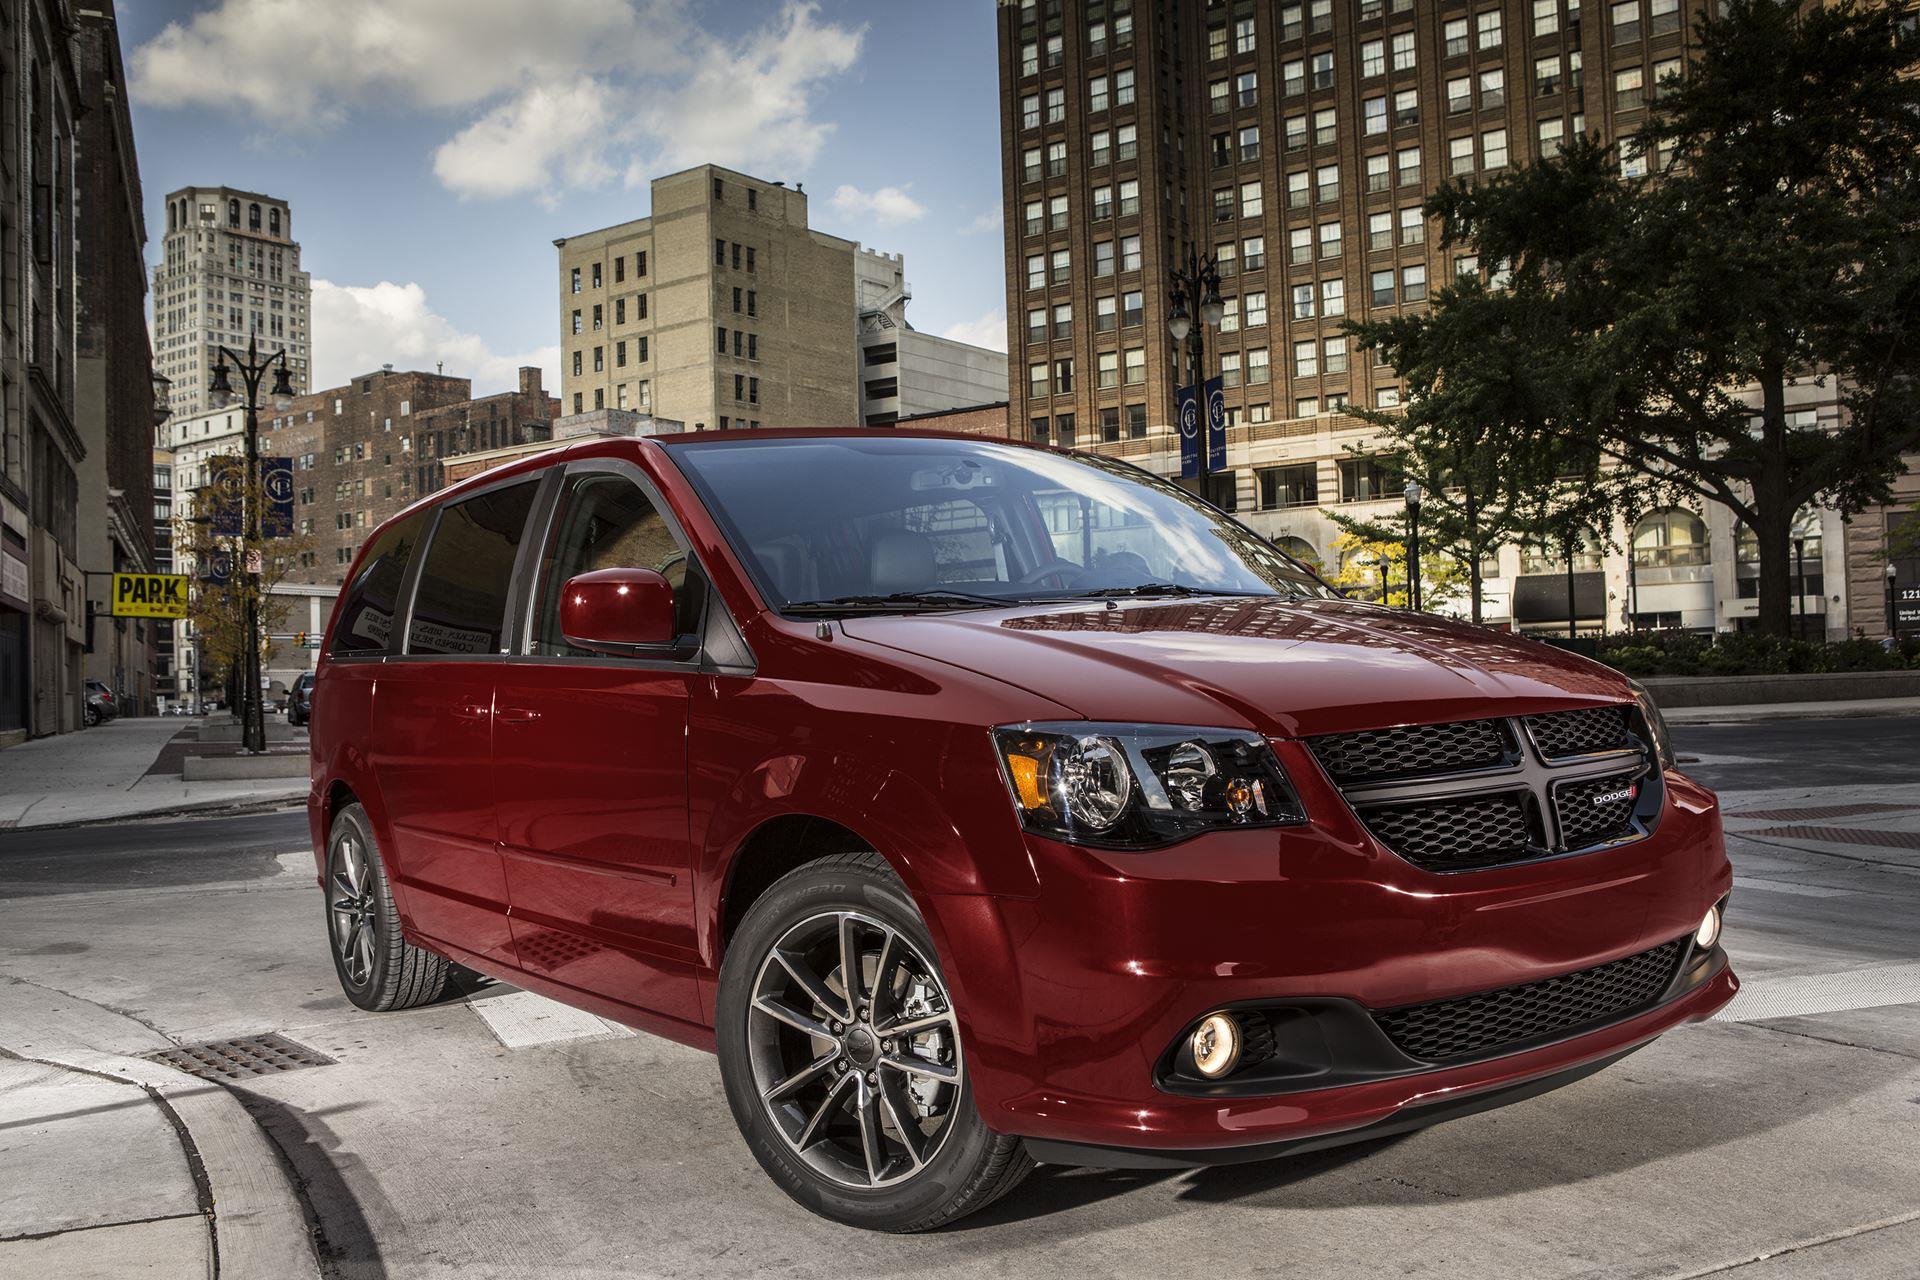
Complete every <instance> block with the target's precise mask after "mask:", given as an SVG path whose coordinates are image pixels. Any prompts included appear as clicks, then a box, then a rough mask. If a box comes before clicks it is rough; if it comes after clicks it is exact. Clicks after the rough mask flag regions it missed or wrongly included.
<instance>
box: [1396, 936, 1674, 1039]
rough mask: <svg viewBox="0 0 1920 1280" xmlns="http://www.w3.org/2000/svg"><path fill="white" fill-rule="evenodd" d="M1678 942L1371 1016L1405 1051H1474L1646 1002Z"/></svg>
mask: <svg viewBox="0 0 1920 1280" xmlns="http://www.w3.org/2000/svg"><path fill="white" fill-rule="evenodd" d="M1685 942H1686V939H1684V938H1676V939H1675V940H1674V941H1672V942H1668V943H1663V944H1662V945H1660V946H1657V947H1654V948H1653V949H1652V950H1650V951H1642V952H1641V953H1640V954H1638V955H1633V956H1627V957H1626V958H1625V959H1622V960H1615V961H1613V962H1611V963H1609V964H1603V965H1597V966H1595V967H1594V968H1591V969H1582V970H1580V971H1579V972H1577V973H1566V974H1562V975H1560V976H1559V977H1557V978H1548V979H1545V980H1544V981H1541V982H1529V983H1526V984H1524V985H1522V986H1517V987H1501V988H1499V989H1498V990H1494V991H1483V992H1480V993H1479V994H1477V995H1471V996H1462V997H1460V998H1458V999H1454V1000H1436V1001H1433V1002H1432V1003H1429V1004H1415V1005H1407V1006H1405V1007H1403V1008H1399V1009H1386V1010H1382V1011H1379V1012H1376V1013H1375V1014H1374V1015H1373V1019H1374V1021H1375V1022H1377V1023H1378V1024H1379V1025H1380V1029H1381V1030H1382V1031H1384V1032H1385V1033H1386V1035H1387V1038H1388V1039H1389V1040H1392V1041H1393V1043H1394V1045H1395V1046H1396V1047H1398V1048H1399V1049H1400V1050H1401V1052H1403V1053H1405V1054H1407V1056H1409V1057H1412V1058H1418V1059H1420V1060H1421V1061H1423V1062H1447V1061H1450V1060H1452V1059H1456V1058H1469V1057H1474V1056H1477V1055H1480V1054H1484V1053H1488V1052H1490V1051H1493V1050H1497V1049H1500V1048H1502V1047H1503V1046H1506V1045H1512V1044H1518V1043H1520V1042H1521V1041H1525V1040H1534V1039H1538V1038H1540V1037H1542V1036H1550V1035H1554V1034H1556V1033H1559V1032H1566V1031H1571V1030H1573V1029H1574V1028H1576V1027H1583V1026H1586V1025H1588V1024H1590V1023H1596V1022H1602V1021H1609V1020H1612V1019H1615V1018H1618V1017H1620V1016H1622V1015H1624V1014H1627V1013H1629V1012H1631V1011H1633V1010H1635V1009H1638V1008H1640V1007H1642V1006H1644V1005H1650V1004H1652V1003H1653V1002H1654V1001H1655V1000H1657V999H1659V997H1660V994H1661V992H1663V991H1665V990H1666V987H1667V984H1668V982H1670V981H1671V980H1672V978H1673V972H1674V969H1675V967H1676V966H1678V964H1679V962H1680V953H1681V948H1682V946H1683V945H1684V944H1685Z"/></svg>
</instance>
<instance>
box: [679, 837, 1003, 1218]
mask: <svg viewBox="0 0 1920 1280" xmlns="http://www.w3.org/2000/svg"><path fill="white" fill-rule="evenodd" d="M835 911H840V912H846V911H857V912H859V913H860V914H861V915H862V916H864V917H867V918H869V919H871V920H874V921H878V922H880V923H881V924H883V925H884V926H885V927H886V928H888V929H891V930H892V931H894V932H895V933H897V934H898V935H899V936H900V937H901V938H903V939H905V940H906V941H907V942H908V943H909V944H911V946H912V947H913V948H914V949H915V950H917V952H918V953H919V955H918V957H916V959H918V958H920V957H924V958H925V960H926V961H927V964H928V967H929V968H932V969H933V970H934V972H933V975H932V976H934V977H936V978H938V979H939V985H940V986H941V987H942V988H944V987H945V985H946V982H945V978H944V977H943V976H941V975H940V974H939V973H938V970H937V966H938V963H939V962H938V959H937V957H936V955H935V952H934V948H933V940H932V938H931V937H930V936H929V934H928V933H927V928H926V924H925V923H924V922H923V921H922V920H921V918H920V912H919V911H918V909H917V908H915V906H914V904H913V899H912V898H911V896H909V894H908V893H907V889H906V886H905V885H903V884H902V883H901V882H900V879H899V877H897V876H896V875H895V874H894V873H893V870H892V868H891V867H889V866H888V865H887V863H886V860H885V859H883V858H881V857H880V856H879V855H878V854H874V853H867V852H860V853H842V854H835V855H833V856H831V857H827V858H822V859H820V860H819V861H817V862H811V863H808V864H807V865H805V866H803V867H800V868H798V869H796V870H794V871H792V872H789V873H788V874H787V875H785V876H783V877H782V878H781V879H780V880H778V881H776V882H775V883H774V884H773V885H772V887H770V888H769V889H768V890H767V891H766V893H764V894H763V895H762V896H761V897H760V898H759V900H758V901H756V902H755V903H754V904H753V907H752V909H751V910H749V911H748V912H747V915H746V918H745V919H744V920H743V921H742V922H741V924H740V927H739V930H738V932H737V933H736V935H735V936H734V938H733V939H732V941H731V942H730V943H729V945H728V947H727V954H726V959H725V961H724V962H723V963H722V965H721V968H720V986H719V991H718V994H717V1016H718V1023H719V1025H718V1027H717V1028H716V1034H717V1039H718V1042H719V1054H720V1075H721V1079H722V1081H723V1082H724V1084H725V1086H726V1091H727V1103H728V1105H729V1106H730V1107H731V1108H732V1110H733V1117H734V1121H735V1122H736V1123H737V1124H738V1125H739V1126H740V1132H741V1135H742V1136H743V1137H745V1138H746V1140H747V1146H748V1148H749V1149H750V1150H751V1151H752V1152H753V1155H754V1158H755V1159H756V1160H758V1161H759V1162H760V1166H761V1168H763V1169H765V1170H766V1171H767V1175H768V1176H769V1177H771V1178H772V1179H773V1181H774V1183H775V1185H777V1186H778V1187H779V1188H780V1189H781V1190H782V1191H785V1192H786V1193H787V1194H788V1195H789V1196H791V1197H793V1199H794V1200H796V1201H798V1202H799V1203H800V1204H801V1205H802V1206H804V1207H805V1208H807V1209H810V1210H812V1211H813V1212H814V1213H817V1214H819V1215H820V1216H821V1217H824V1218H831V1219H833V1220H834V1221H836V1222H842V1223H846V1224H847V1225H849V1226H854V1227H862V1228H866V1229H868V1230H874V1231H891V1232H914V1231H927V1230H931V1229H933V1228H935V1227H939V1226H943V1225H945V1224H946V1223H949V1222H952V1221H954V1220H955V1219H957V1218H960V1217H963V1216H965V1215H967V1214H969V1213H973V1212H975V1211H977V1210H980V1209H983V1208H985V1207H986V1206H987V1205H989V1204H992V1203H993V1202H994V1201H995V1200H997V1199H999V1198H1000V1197H1001V1196H1003V1195H1005V1194H1006V1193H1007V1192H1009V1191H1011V1190H1012V1189H1013V1188H1014V1187H1016V1186H1018V1185H1019V1183H1020V1181H1021V1180H1022V1179H1023V1178H1025V1177H1026V1176H1027V1174H1028V1172H1030V1171H1031V1170H1032V1168H1033V1161H1032V1159H1030V1158H1029V1157H1028V1155H1027V1152H1026V1147H1025V1145H1024V1144H1023V1143H1022V1142H1021V1141H1020V1139H1019V1138H1017V1137H1011V1136H1008V1135H1005V1134H998V1133H995V1132H993V1131H992V1130H990V1129H988V1128H987V1126H986V1124H985V1123H984V1122H983V1121H982V1120H981V1119H980V1114H979V1112H978V1111H977V1110H976V1109H975V1107H974V1104H973V1085H972V1079H971V1076H970V1074H969V1073H967V1072H966V1071H965V1070H964V1067H962V1069H961V1071H960V1083H959V1086H958V1088H957V1090H956V1091H955V1097H954V1099H953V1100H952V1102H951V1104H950V1105H949V1107H948V1109H947V1111H946V1117H947V1118H946V1126H947V1127H946V1128H945V1129H943V1130H940V1131H939V1132H940V1133H941V1134H943V1136H942V1137H940V1139H939V1146H938V1148H937V1149H936V1150H935V1151H934V1152H933V1154H932V1155H931V1156H930V1157H929V1158H928V1159H926V1161H925V1163H924V1165H922V1166H920V1167H919V1168H918V1170H917V1172H913V1173H911V1174H909V1175H906V1176H905V1177H904V1178H902V1180H899V1181H892V1182H887V1183H886V1184H885V1185H880V1186H863V1187H854V1186H849V1185H846V1184H844V1183H842V1182H838V1181H835V1180H833V1179H832V1178H829V1177H827V1176H824V1175H823V1174H822V1173H821V1172H820V1171H819V1170H817V1169H815V1168H814V1167H813V1166H812V1165H811V1164H809V1163H808V1162H807V1161H806V1160H804V1159H802V1158H801V1157H800V1155H799V1153H798V1152H797V1151H796V1150H795V1147H794V1146H793V1145H792V1144H790V1142H789V1141H788V1138H787V1136H786V1135H785V1134H784V1133H783V1132H782V1131H781V1130H779V1129H778V1128H776V1121H775V1120H774V1118H773V1117H772V1115H771V1114H770V1113H769V1109H768V1106H767V1105H766V1104H764V1103H762V1101H761V1098H760V1089H759V1086H758V1085H757V1084H756V1081H755V1070H754V1058H753V1054H754V1052H755V1051H754V1049H753V1046H752V1043H751V1041H750V1031H749V1008H750V1006H751V1005H752V1003H753V998H754V992H755V984H756V983H757V982H759V981H760V975H761V970H762V966H763V965H765V964H766V963H767V961H768V959H769V956H770V953H771V951H772V949H773V947H774V945H775V943H776V942H779V941H781V940H782V939H783V938H785V937H787V936H788V934H789V930H791V929H794V928H795V927H797V926H802V925H803V924H805V923H806V922H808V921H810V920H813V919H817V918H819V917H821V916H822V915H823V914H828V913H832V912H835ZM942 995H944V992H942ZM873 1003H874V1005H875V1013H874V1019H875V1022H876V1024H877V1022H878V1018H879V1013H878V1006H879V1003H880V1001H879V999H878V998H877V997H876V998H875V999H874V1002H873ZM863 1016H864V1014H863ZM849 1031H850V1032H851V1028H849ZM954 1052H955V1054H956V1055H958V1053H959V1049H958V1047H957V1046H956V1048H955V1050H954ZM955 1060H956V1062H957V1061H958V1058H957V1056H956V1059H955ZM853 1074H854V1075H856V1076H857V1075H859V1074H860V1072H859V1071H858V1070H855V1071H854V1072H853ZM855 1084H856V1087H857V1085H858V1082H857V1081H856V1082H855ZM830 1096H831V1095H830ZM896 1123H897V1113H896ZM801 1138H802V1140H804V1139H805V1138H806V1134H805V1133H804V1132H803V1133H802V1134H801ZM868 1167H869V1168H871V1167H872V1165H871V1164H869V1166H868Z"/></svg>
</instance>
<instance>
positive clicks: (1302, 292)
mask: <svg viewBox="0 0 1920 1280" xmlns="http://www.w3.org/2000/svg"><path fill="white" fill-rule="evenodd" d="M1293 318H1294V319H1295V320H1311V319H1313V286H1312V285H1310V284H1297V285H1294V286H1293Z"/></svg>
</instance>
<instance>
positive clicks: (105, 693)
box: [86, 680, 120, 728]
mask: <svg viewBox="0 0 1920 1280" xmlns="http://www.w3.org/2000/svg"><path fill="white" fill-rule="evenodd" d="M86 698H87V702H86V707H87V727H88V728H92V727H93V726H94V725H97V724H105V723H107V721H109V720H114V719H118V718H119V715H120V703H119V701H118V700H117V699H116V698H115V697H114V696H113V690H111V689H109V688H107V686H106V683H105V682H104V681H100V680H88V681H87V682H86Z"/></svg>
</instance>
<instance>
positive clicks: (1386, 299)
mask: <svg viewBox="0 0 1920 1280" xmlns="http://www.w3.org/2000/svg"><path fill="white" fill-rule="evenodd" d="M1369 283H1370V284H1371V286H1372V291H1373V305H1374V306H1376V307H1390V306H1392V305H1393V272H1392V271H1391V270H1387V271H1376V272H1374V273H1373V274H1372V276H1370V277H1369Z"/></svg>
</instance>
